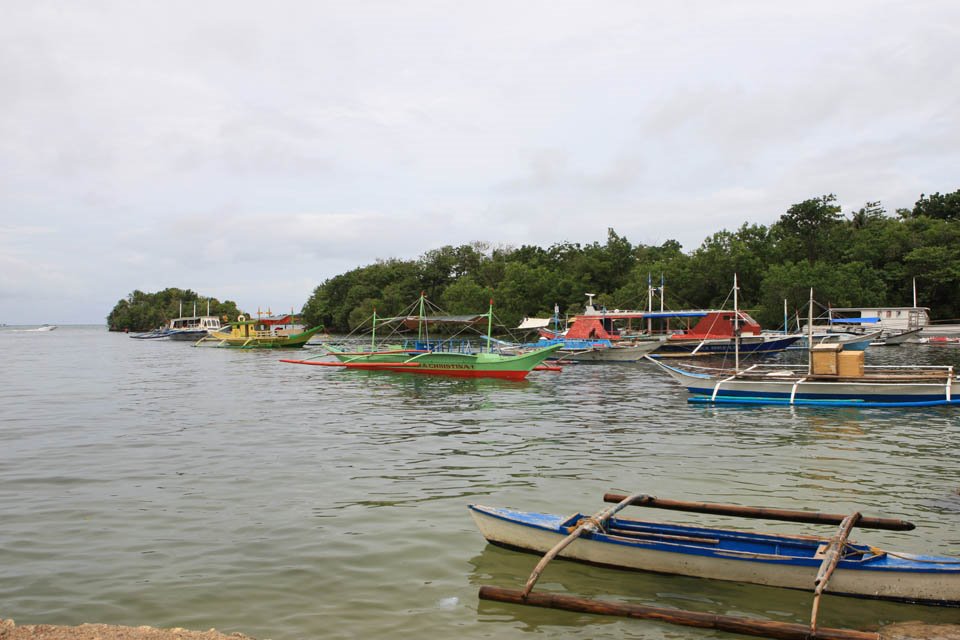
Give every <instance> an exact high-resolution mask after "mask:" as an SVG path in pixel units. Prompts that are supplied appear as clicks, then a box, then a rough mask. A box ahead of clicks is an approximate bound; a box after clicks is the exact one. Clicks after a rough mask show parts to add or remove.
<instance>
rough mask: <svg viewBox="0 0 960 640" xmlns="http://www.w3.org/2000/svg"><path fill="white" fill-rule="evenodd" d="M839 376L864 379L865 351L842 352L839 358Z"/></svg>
mask: <svg viewBox="0 0 960 640" xmlns="http://www.w3.org/2000/svg"><path fill="white" fill-rule="evenodd" d="M837 374H838V375H839V376H840V377H841V378H862V377H863V351H841V352H840V353H839V354H838V356H837Z"/></svg>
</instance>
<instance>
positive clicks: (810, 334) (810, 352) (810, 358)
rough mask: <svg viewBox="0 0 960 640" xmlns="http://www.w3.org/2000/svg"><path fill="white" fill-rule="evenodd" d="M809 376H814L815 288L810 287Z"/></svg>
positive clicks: (808, 312) (808, 318)
mask: <svg viewBox="0 0 960 640" xmlns="http://www.w3.org/2000/svg"><path fill="white" fill-rule="evenodd" d="M807 375H808V376H809V375H813V287H810V304H809V305H808V308H807Z"/></svg>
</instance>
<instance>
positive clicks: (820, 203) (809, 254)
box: [774, 193, 841, 264]
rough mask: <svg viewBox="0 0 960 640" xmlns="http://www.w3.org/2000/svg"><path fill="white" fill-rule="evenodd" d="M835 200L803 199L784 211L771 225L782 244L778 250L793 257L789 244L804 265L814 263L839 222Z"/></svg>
mask: <svg viewBox="0 0 960 640" xmlns="http://www.w3.org/2000/svg"><path fill="white" fill-rule="evenodd" d="M836 200H837V197H836V196H835V195H833V194H832V193H831V194H830V195H825V196H820V197H819V198H811V199H809V200H804V201H803V202H801V203H799V204H795V205H793V206H791V207H790V208H789V209H787V212H786V213H785V214H783V215H782V216H780V220H779V221H778V222H777V223H776V224H775V225H774V228H775V229H776V231H777V234H778V235H779V236H780V238H781V239H782V241H783V246H782V247H781V251H784V252H786V251H789V252H790V253H793V254H796V249H794V248H793V246H791V245H794V246H795V245H799V247H800V248H801V249H802V251H803V255H804V256H805V257H806V259H807V262H809V263H810V264H813V263H814V262H816V261H817V256H818V254H819V253H820V252H821V251H822V250H823V249H825V248H827V247H828V246H829V236H830V234H831V232H832V231H834V230H835V229H836V227H837V226H838V224H839V222H840V220H841V215H840V207H839V206H837V205H836V204H835V202H836Z"/></svg>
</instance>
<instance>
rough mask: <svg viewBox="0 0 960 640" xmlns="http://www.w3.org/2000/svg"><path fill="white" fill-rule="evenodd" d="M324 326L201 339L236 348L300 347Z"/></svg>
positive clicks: (212, 335) (217, 333) (226, 334)
mask: <svg viewBox="0 0 960 640" xmlns="http://www.w3.org/2000/svg"><path fill="white" fill-rule="evenodd" d="M322 328H323V327H313V328H312V329H308V330H306V331H304V332H302V333H296V334H293V335H262V336H258V335H254V336H249V337H247V336H239V337H238V336H234V335H232V334H228V333H221V332H216V333H211V334H210V335H209V336H208V337H204V338H202V339H201V343H202V342H204V341H214V342H216V346H218V347H231V348H234V349H299V348H300V347H302V346H303V345H305V344H307V342H309V341H310V338H312V337H313V335H314V334H315V333H317V332H318V331H320V329H322ZM198 344H200V343H198Z"/></svg>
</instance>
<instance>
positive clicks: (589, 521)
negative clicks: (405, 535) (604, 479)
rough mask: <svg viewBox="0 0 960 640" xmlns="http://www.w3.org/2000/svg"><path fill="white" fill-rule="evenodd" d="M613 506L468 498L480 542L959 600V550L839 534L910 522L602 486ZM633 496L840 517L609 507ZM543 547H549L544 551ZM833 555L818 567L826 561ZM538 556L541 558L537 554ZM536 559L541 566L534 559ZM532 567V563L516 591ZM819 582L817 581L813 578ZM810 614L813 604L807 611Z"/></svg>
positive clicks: (691, 506) (859, 593)
mask: <svg viewBox="0 0 960 640" xmlns="http://www.w3.org/2000/svg"><path fill="white" fill-rule="evenodd" d="M604 499H605V500H606V501H608V502H617V503H619V504H618V506H617V508H610V509H607V510H605V511H604V512H601V513H598V514H595V515H594V516H589V515H585V514H581V513H576V514H573V515H554V514H547V513H535V512H527V511H520V510H515V509H505V508H497V507H486V506H482V505H470V507H469V508H470V513H471V515H472V517H473V519H474V521H475V523H476V524H477V526H478V528H479V529H480V532H481V533H482V534H483V536H484V538H486V539H487V541H488V542H490V543H493V544H496V545H499V546H503V547H507V548H512V549H518V550H522V551H528V552H534V553H547V552H549V553H548V556H547V557H545V558H544V560H547V561H548V558H549V557H553V556H556V557H561V558H565V559H569V560H576V561H579V562H585V563H589V564H594V565H601V566H606V567H612V568H617V569H629V570H639V571H652V572H656V573H665V574H675V575H682V576H692V577H700V578H708V579H715V580H724V581H733V582H744V583H750V584H759V585H766V586H772V587H783V588H790V589H802V590H807V591H814V592H815V593H818V594H819V593H820V592H822V591H824V590H826V592H827V593H830V594H834V595H844V596H855V597H861V598H875V599H882V600H895V601H903V602H912V603H921V604H928V605H940V606H960V558H953V557H942V556H928V555H916V554H912V553H900V552H893V551H885V550H882V549H879V548H876V547H875V546H870V545H863V544H856V543H853V542H850V541H849V540H848V535H849V533H850V530H851V529H852V528H853V527H854V526H858V527H869V528H877V529H893V530H909V529H912V528H914V527H913V525H912V524H911V523H909V522H904V521H902V520H889V519H882V518H868V517H864V516H862V515H861V514H859V513H855V514H850V515H848V516H845V515H843V514H823V513H817V512H804V511H787V510H779V509H752V508H749V507H741V506H735V505H711V504H707V503H685V502H678V501H672V500H663V499H660V498H654V497H652V496H644V495H637V496H629V497H627V496H620V495H607V496H605V497H604ZM628 505H635V506H644V507H654V508H663V509H672V510H681V511H694V512H700V513H713V514H723V515H733V516H742V517H752V518H766V519H775V520H788V521H793V522H808V523H821V524H834V525H839V526H840V530H839V531H838V532H837V533H836V534H835V535H833V536H830V537H823V536H813V535H785V534H764V533H751V532H745V531H738V530H732V529H720V528H708V527H694V526H688V525H674V524H663V523H657V522H649V521H643V520H633V519H627V518H622V517H619V516H616V515H615V514H616V511H617V510H619V509H620V508H622V507H623V506H628ZM551 554H552V555H551ZM829 563H833V567H832V568H831V569H830V570H829V571H828V572H826V573H827V575H826V576H824V572H825V571H824V570H825V567H827V566H828V564H829ZM542 564H543V563H542ZM538 569H541V566H538ZM538 575H539V572H538V571H537V570H535V571H534V574H533V575H531V580H530V581H528V583H527V585H528V587H527V589H526V590H525V593H529V590H530V589H531V588H532V583H534V582H535V581H536V577H538ZM821 585H822V586H821ZM815 617H816V614H815V613H814V618H815Z"/></svg>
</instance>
